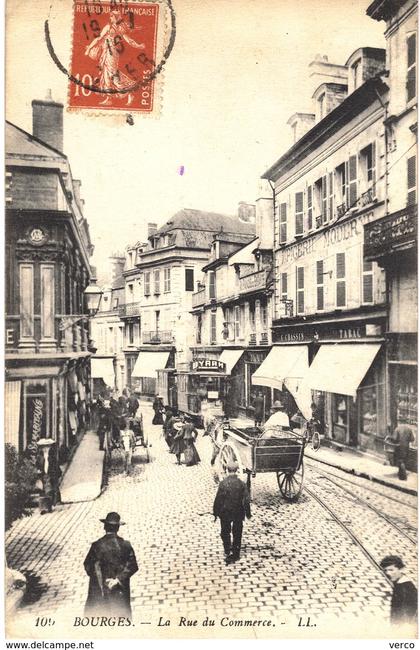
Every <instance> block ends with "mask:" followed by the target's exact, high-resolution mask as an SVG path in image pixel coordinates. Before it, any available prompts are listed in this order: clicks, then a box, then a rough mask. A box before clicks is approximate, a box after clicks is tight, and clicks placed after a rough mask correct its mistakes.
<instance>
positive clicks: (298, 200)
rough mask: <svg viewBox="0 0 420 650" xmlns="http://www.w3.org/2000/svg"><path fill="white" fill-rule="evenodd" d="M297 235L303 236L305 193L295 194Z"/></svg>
mask: <svg viewBox="0 0 420 650" xmlns="http://www.w3.org/2000/svg"><path fill="white" fill-rule="evenodd" d="M295 235H303V192H296V194H295Z"/></svg>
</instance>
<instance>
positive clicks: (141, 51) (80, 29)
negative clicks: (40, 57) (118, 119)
mask: <svg viewBox="0 0 420 650" xmlns="http://www.w3.org/2000/svg"><path fill="white" fill-rule="evenodd" d="M73 11H74V15H73V43H72V59H71V76H70V81H69V104H68V105H69V109H95V110H101V111H102V110H113V111H118V110H121V111H124V110H125V111H127V110H129V111H130V112H132V111H140V112H144V113H151V112H152V111H153V107H154V91H155V76H156V70H157V67H158V64H157V63H156V41H157V30H158V19H159V5H158V4H157V3H156V4H153V3H151V2H143V3H142V2H136V0H131V1H130V0H119V1H117V0H108V1H107V0H74V5H73Z"/></svg>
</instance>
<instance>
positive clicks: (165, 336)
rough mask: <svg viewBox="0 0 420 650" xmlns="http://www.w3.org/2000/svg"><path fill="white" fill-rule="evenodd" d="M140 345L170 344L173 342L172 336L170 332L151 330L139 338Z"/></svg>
mask: <svg viewBox="0 0 420 650" xmlns="http://www.w3.org/2000/svg"><path fill="white" fill-rule="evenodd" d="M141 339H142V343H151V344H152V345H159V343H172V342H173V340H174V337H173V334H172V332H171V331H169V330H168V331H165V330H159V331H156V330H152V331H149V332H143V335H142V337H141Z"/></svg>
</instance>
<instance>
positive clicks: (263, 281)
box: [239, 269, 268, 293]
mask: <svg viewBox="0 0 420 650" xmlns="http://www.w3.org/2000/svg"><path fill="white" fill-rule="evenodd" d="M267 274H268V271H267V269H261V271H254V273H248V275H243V276H242V277H241V278H239V293H248V292H250V291H258V290H260V289H265V288H266V286H267Z"/></svg>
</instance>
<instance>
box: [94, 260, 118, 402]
mask: <svg viewBox="0 0 420 650" xmlns="http://www.w3.org/2000/svg"><path fill="white" fill-rule="evenodd" d="M110 264H111V275H112V277H111V283H110V284H108V285H105V286H104V287H102V291H103V293H102V296H101V302H100V305H99V310H98V313H97V314H96V315H95V317H94V318H93V319H92V321H91V336H92V339H93V345H94V347H95V349H96V352H95V354H94V356H93V357H92V359H91V376H92V380H93V386H94V389H95V390H94V393H95V395H96V394H97V393H99V392H100V391H101V390H104V389H105V386H107V387H109V388H112V389H113V388H116V389H117V390H118V391H122V390H123V389H124V387H125V385H126V378H125V356H124V353H123V349H124V323H123V321H121V319H120V309H121V305H123V304H124V294H125V282H124V277H123V271H124V267H125V256H122V255H119V254H115V255H113V256H112V257H111V258H110Z"/></svg>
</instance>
